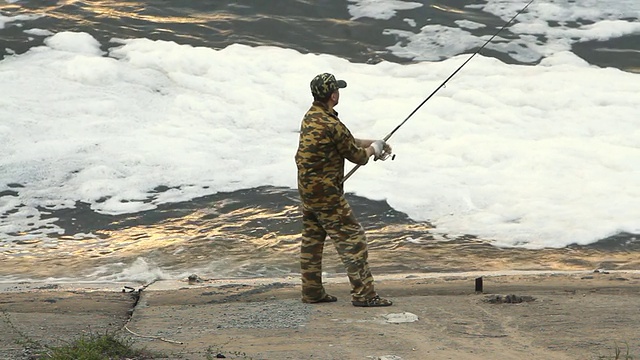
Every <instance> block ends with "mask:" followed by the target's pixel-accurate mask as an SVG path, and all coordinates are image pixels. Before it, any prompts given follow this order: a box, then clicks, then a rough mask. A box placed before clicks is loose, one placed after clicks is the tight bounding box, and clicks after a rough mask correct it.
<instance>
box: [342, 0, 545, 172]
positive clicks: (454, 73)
mask: <svg viewBox="0 0 640 360" xmlns="http://www.w3.org/2000/svg"><path fill="white" fill-rule="evenodd" d="M533 1H534V0H531V1H529V3H527V5H526V6H525V7H523V8H522V9H521V10H520V11H518V12H517V13H516V14H515V15H514V16H513V17H512V18H511V20H509V21H507V22H506V23H505V24H504V25H502V27H501V28H500V29H499V30H498V31H497V32H496V33H495V34H493V36H491V37H490V38H489V40H487V41H486V42H485V43H484V44H482V46H481V47H480V48H479V49H478V50H476V51H475V52H474V53H473V54H471V56H469V58H468V59H467V60H466V61H465V62H464V63H462V65H460V67H458V68H457V69H456V71H454V72H453V73H452V74H451V75H449V77H448V78H446V80H445V81H443V82H442V84H440V86H438V87H437V88H436V89H435V90H434V91H433V92H432V93H431V94H430V95H429V96H427V98H426V99H424V100H423V101H422V102H421V103H420V105H418V107H416V108H415V109H413V111H412V112H411V113H410V114H409V116H407V117H406V118H405V119H404V120H403V121H402V122H401V123H400V124H399V125H398V126H396V127H395V129H393V130H392V131H391V132H390V133H389V134H388V135H387V136H385V137H384V139H383V140H384V141H385V142H386V141H387V140H389V138H390V137H391V136H392V135H393V134H394V133H395V132H396V131H398V129H400V128H401V127H402V125H404V124H405V123H406V122H407V121H408V120H409V119H410V118H411V117H412V116H413V114H415V113H416V112H417V111H418V110H419V109H420V108H421V107H422V105H424V104H425V103H426V102H427V101H429V99H431V97H433V95H435V94H436V93H437V92H438V91H439V90H440V89H442V88H443V87H444V86H445V85H446V84H447V82H448V81H449V80H451V78H452V77H454V76H455V75H456V74H457V73H458V71H460V70H461V69H462V68H463V67H464V66H465V65H467V63H468V62H469V61H471V59H473V57H474V56H476V54H477V53H479V52H480V51H481V50H482V49H484V47H485V46H487V45H488V44H489V43H490V42H491V40H493V38H495V37H496V36H497V35H498V34H499V33H500V32H501V31H502V30H504V29H505V28H506V27H507V26H509V25H510V24H511V23H512V22H513V20H515V19H516V17H518V15H520V14H521V13H522V12H523V11H525V10H526V9H527V8H528V7H529V5H531V3H533ZM394 157H395V155H394ZM360 166H362V165H356V166H355V167H354V168H353V169H351V171H349V173H348V174H347V175H346V176H345V177H344V179H342V182H343V183H344V182H345V181H347V179H348V178H349V177H351V175H353V173H355V172H356V170H358V168H360Z"/></svg>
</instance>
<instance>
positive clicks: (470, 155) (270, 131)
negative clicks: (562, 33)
mask: <svg viewBox="0 0 640 360" xmlns="http://www.w3.org/2000/svg"><path fill="white" fill-rule="evenodd" d="M45 44H47V45H46V46H42V47H38V48H33V49H31V50H30V51H29V52H27V53H26V54H23V55H17V56H10V57H7V58H5V59H4V60H3V61H1V62H0V92H1V93H2V94H3V97H2V98H0V118H2V119H3V122H2V125H0V138H1V141H0V152H1V153H2V154H3V157H2V158H1V159H0V167H1V168H2V171H1V172H0V191H7V190H11V191H15V192H17V193H18V194H17V195H7V196H3V197H1V198H0V209H2V210H1V211H2V213H3V214H5V215H4V216H3V218H1V219H0V231H2V233H3V235H2V236H3V237H4V238H8V239H11V238H14V236H13V235H9V234H10V233H14V232H20V231H31V233H28V234H27V235H20V236H18V237H24V236H26V237H29V236H35V235H34V234H36V235H37V234H43V233H44V234H46V233H59V232H60V231H61V229H59V228H57V227H56V226H55V225H53V224H52V221H53V219H46V220H45V219H42V215H43V210H38V209H42V208H47V207H48V208H49V209H59V208H64V207H73V206H75V203H76V201H83V202H86V203H89V204H91V208H92V209H94V210H95V211H98V212H101V213H106V214H122V213H129V212H136V211H141V210H146V209H151V208H154V207H156V206H157V205H158V204H161V203H165V202H174V201H182V200H188V199H192V198H194V197H197V196H202V195H207V194H211V193H213V192H216V191H232V190H237V189H242V188H250V187H255V186H260V185H275V186H287V187H292V188H295V186H296V183H295V172H296V170H295V165H294V162H293V155H294V153H295V149H296V146H297V129H298V127H299V122H300V119H301V116H302V114H303V113H304V111H306V109H307V108H308V106H309V104H310V101H311V99H310V95H309V90H308V83H309V81H310V79H311V78H312V77H313V76H314V75H315V74H316V73H318V72H324V71H330V72H334V73H336V75H338V76H339V77H341V78H345V79H346V80H347V81H348V82H349V87H348V88H347V89H345V90H343V92H342V97H341V104H340V105H339V106H338V110H339V111H340V114H341V117H342V118H343V120H344V121H345V122H346V123H347V125H348V126H349V127H350V128H351V130H352V131H353V132H354V133H355V134H356V135H357V136H360V137H363V138H375V137H379V138H380V137H383V136H384V135H386V134H387V133H388V132H389V131H390V130H391V129H393V128H394V127H395V126H396V125H397V124H398V123H399V122H400V121H401V120H402V119H404V118H405V117H406V116H407V115H408V113H409V112H410V111H411V110H413V109H414V108H415V106H417V105H418V104H419V103H420V102H421V101H422V100H423V99H424V98H425V97H426V96H427V95H428V94H429V93H431V92H432V91H433V90H434V89H435V88H436V87H437V86H438V85H439V84H440V83H441V82H442V81H443V80H444V79H445V78H446V77H447V76H448V75H449V74H451V72H452V71H453V70H455V69H456V68H457V67H458V66H459V65H460V64H461V63H462V62H463V61H464V60H466V58H467V57H466V56H458V57H454V58H451V59H448V60H446V61H442V62H437V63H430V62H423V63H418V64H412V65H398V64H393V63H386V62H383V63H380V64H377V65H365V64H354V63H350V62H348V61H346V60H343V59H340V58H337V57H333V56H328V55H313V54H306V55H303V54H300V53H298V52H296V51H293V50H287V49H280V48H274V47H259V48H251V47H247V46H241V45H232V46H229V47H228V48H226V49H222V50H213V49H205V48H194V47H191V46H186V45H182V46H181V45H177V44H174V43H170V42H162V41H156V42H154V41H150V40H145V39H138V40H127V41H121V44H119V43H116V44H114V46H117V47H116V48H112V49H111V52H110V54H111V57H104V56H101V55H100V51H99V49H98V47H97V42H96V41H95V40H94V39H93V38H91V37H90V36H88V35H87V34H72V33H60V34H56V35H54V36H52V37H51V38H48V39H47V41H46V42H45ZM119 45H121V46H119ZM284 63H295V64H296V66H281V64H284ZM25 74H28V76H25ZM639 76H640V75H637V74H631V73H626V72H623V71H619V70H616V69H601V68H597V67H593V66H589V65H588V64H586V63H585V62H584V61H582V60H580V59H579V58H577V57H576V56H575V55H573V54H571V53H568V52H560V53H557V54H554V55H552V56H549V57H548V58H547V59H546V60H545V61H543V62H542V63H541V64H540V65H538V66H517V65H506V64H504V63H501V62H499V61H497V60H495V59H492V58H485V57H482V56H476V57H475V58H474V59H473V60H472V61H471V62H470V63H469V64H468V65H467V66H466V67H465V68H464V69H463V71H462V72H461V73H460V74H459V75H457V76H456V77H455V78H454V79H453V80H452V81H451V82H450V83H449V85H448V86H447V87H446V88H444V89H442V90H441V91H440V92H439V93H438V95H437V96H435V97H434V98H433V99H432V100H430V101H429V102H428V103H427V104H426V105H425V106H424V108H423V109H421V110H420V111H419V112H418V113H416V114H415V115H414V117H413V118H412V119H411V121H410V122H408V123H407V124H406V125H405V126H404V127H403V128H402V129H401V130H400V131H398V132H397V133H396V135H394V137H393V138H392V139H391V144H392V145H393V146H394V149H395V151H396V152H397V154H398V157H397V159H396V160H395V161H393V162H392V161H387V162H385V163H380V162H376V163H372V164H370V165H368V166H366V167H365V168H363V169H361V170H359V171H358V172H357V173H356V174H355V175H354V177H353V178H352V179H350V180H349V181H348V182H347V184H346V190H347V191H351V192H356V193H357V194H359V195H362V196H365V197H369V198H372V199H387V200H388V201H389V203H390V204H391V205H392V206H393V207H394V208H396V209H398V210H400V211H403V212H406V213H408V214H409V215H410V216H411V217H412V218H414V219H416V220H430V221H432V222H434V223H435V225H436V226H438V228H439V230H441V231H443V232H451V233H471V234H476V235H479V236H482V237H485V238H490V239H495V241H496V244H499V245H504V246H512V245H520V246H528V247H543V246H551V247H557V246H564V245H567V244H569V243H574V242H575V243H581V244H585V243H589V242H593V241H595V240H598V239H601V238H603V237H606V236H609V235H613V234H616V233H618V232H621V231H628V232H636V233H637V232H638V231H640V222H639V220H638V219H640V209H638V207H637V206H636V205H637V204H636V202H637V199H638V198H640V187H639V186H638V184H640V174H639V173H638V172H637V170H636V169H638V168H639V167H640V145H638V142H637V139H638V138H639V137H640V130H638V127H637V119H638V118H640V108H639V107H638V101H637V94H638V93H639V92H640V81H639V80H640V78H639ZM34 84H38V86H34ZM380 84H384V86H380ZM16 183H17V184H21V185H22V186H24V187H15V186H14V187H9V186H8V184H16ZM160 185H163V186H168V187H170V188H171V190H169V191H167V192H164V193H160V194H157V192H155V191H154V189H155V188H156V187H157V186H160ZM12 210H17V212H15V213H11V211H12ZM29 224H30V225H29Z"/></svg>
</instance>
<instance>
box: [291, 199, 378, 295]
mask: <svg viewBox="0 0 640 360" xmlns="http://www.w3.org/2000/svg"><path fill="white" fill-rule="evenodd" d="M302 223H303V227H304V230H303V232H302V245H301V248H300V249H301V251H300V268H301V272H302V301H303V302H315V301H318V300H320V299H322V298H324V297H325V296H326V295H327V293H326V292H325V290H324V286H323V285H322V252H323V250H324V243H325V239H326V238H327V235H329V237H330V238H331V239H332V240H333V244H334V246H335V247H336V250H337V252H338V255H340V259H341V260H342V263H343V264H344V265H345V268H346V270H347V276H348V277H349V282H350V283H351V300H352V301H366V300H367V299H371V298H373V297H375V296H376V295H377V294H376V292H375V289H374V285H373V276H372V275H371V271H370V270H369V263H368V261H367V258H368V251H367V240H366V237H365V234H364V229H363V228H362V226H361V225H360V224H359V223H358V221H357V220H356V218H355V217H354V215H353V212H352V210H351V207H350V206H349V204H348V203H347V201H346V200H345V199H344V198H341V199H340V201H339V203H338V204H337V206H336V207H335V208H334V209H330V210H319V211H312V210H303V211H302Z"/></svg>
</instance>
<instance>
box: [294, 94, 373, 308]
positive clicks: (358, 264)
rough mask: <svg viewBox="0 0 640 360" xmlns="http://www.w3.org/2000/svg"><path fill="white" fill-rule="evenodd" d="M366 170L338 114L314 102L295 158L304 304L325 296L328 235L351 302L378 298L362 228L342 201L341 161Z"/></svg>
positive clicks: (363, 156)
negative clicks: (346, 278)
mask: <svg viewBox="0 0 640 360" xmlns="http://www.w3.org/2000/svg"><path fill="white" fill-rule="evenodd" d="M345 158H346V159H348V160H349V161H351V162H354V163H356V164H360V165H364V164H366V163H367V161H368V159H369V158H368V156H367V152H366V150H365V149H363V148H361V147H359V146H358V145H357V144H356V141H355V139H354V137H353V135H351V132H350V131H349V129H347V127H346V126H345V125H344V124H343V123H342V122H341V121H340V120H339V118H338V113H337V112H335V111H330V110H329V109H328V108H327V107H326V106H325V105H324V104H323V103H321V102H314V103H313V105H312V106H311V108H310V109H309V111H308V112H307V113H306V114H305V116H304V118H303V120H302V125H301V127H300V141H299V145H298V152H297V153H296V157H295V160H296V165H297V167H298V192H299V193H300V198H301V200H302V223H303V231H302V244H301V248H300V265H301V272H302V301H304V302H314V301H317V300H319V299H322V298H323V297H324V296H325V295H326V293H325V290H324V287H323V285H322V252H323V249H324V243H325V239H326V237H327V235H328V236H329V237H330V238H331V240H332V241H333V243H334V245H335V247H336V250H337V251H338V254H339V255H340V258H341V260H342V262H343V263H344V265H345V267H346V270H347V274H348V276H349V281H350V282H351V286H352V291H351V296H352V300H354V301H364V300H366V299H370V298H372V297H374V296H376V295H377V294H376V293H375V290H374V286H373V277H372V276H371V272H370V271H369V265H368V262H367V256H368V252H367V242H366V237H365V234H364V230H363V229H362V226H360V224H359V223H358V221H357V220H356V218H355V217H354V215H353V212H352V210H351V207H350V206H349V204H348V203H347V201H346V200H345V198H344V192H343V187H342V179H343V178H344V159H345Z"/></svg>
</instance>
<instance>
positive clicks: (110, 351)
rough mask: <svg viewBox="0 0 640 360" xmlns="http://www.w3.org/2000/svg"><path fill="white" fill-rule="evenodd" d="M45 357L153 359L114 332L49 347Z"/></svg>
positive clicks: (58, 358) (100, 359)
mask: <svg viewBox="0 0 640 360" xmlns="http://www.w3.org/2000/svg"><path fill="white" fill-rule="evenodd" d="M44 358H45V359H53V360H69V359H86V360H115V359H130V360H134V359H135V360H142V359H153V355H152V354H150V353H149V352H147V351H144V350H137V349H134V348H133V347H132V342H130V341H128V340H122V339H119V338H118V337H116V336H115V335H114V334H110V333H106V334H104V335H90V336H82V337H81V338H79V339H77V340H75V341H73V342H71V343H69V344H67V345H64V346H60V347H52V348H49V351H47V354H46V355H45V357H44Z"/></svg>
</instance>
